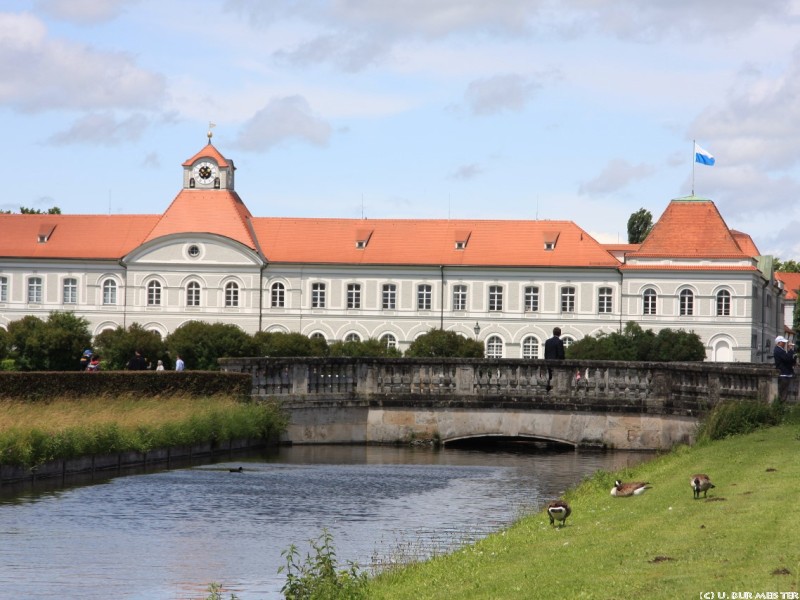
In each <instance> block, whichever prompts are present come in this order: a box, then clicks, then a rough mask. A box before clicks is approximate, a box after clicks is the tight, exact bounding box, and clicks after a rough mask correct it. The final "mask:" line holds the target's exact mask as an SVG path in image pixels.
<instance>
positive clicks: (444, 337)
mask: <svg viewBox="0 0 800 600" xmlns="http://www.w3.org/2000/svg"><path fill="white" fill-rule="evenodd" d="M406 356H408V357H414V358H438V357H460V358H483V357H484V353H483V344H482V343H481V342H479V341H478V340H471V339H469V338H465V337H464V336H463V335H461V334H459V333H456V332H455V331H443V330H441V329H431V330H430V331H429V332H428V333H424V334H422V335H421V336H419V337H418V338H417V339H415V340H414V341H413V342H411V345H410V346H409V347H408V350H406Z"/></svg>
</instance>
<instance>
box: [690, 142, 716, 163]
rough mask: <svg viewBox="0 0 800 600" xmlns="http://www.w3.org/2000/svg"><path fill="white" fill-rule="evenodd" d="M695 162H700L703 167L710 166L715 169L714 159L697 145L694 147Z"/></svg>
mask: <svg viewBox="0 0 800 600" xmlns="http://www.w3.org/2000/svg"><path fill="white" fill-rule="evenodd" d="M694 162H699V163H700V164H701V165H708V166H709V167H713V166H714V163H715V162H716V161H715V160H714V157H713V156H712V154H711V153H710V152H709V151H708V150H704V149H703V148H701V147H700V146H698V145H697V144H695V145H694Z"/></svg>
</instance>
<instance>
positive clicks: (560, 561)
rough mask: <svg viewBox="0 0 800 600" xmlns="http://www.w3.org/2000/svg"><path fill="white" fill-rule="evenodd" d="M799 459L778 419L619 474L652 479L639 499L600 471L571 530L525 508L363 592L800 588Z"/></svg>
mask: <svg viewBox="0 0 800 600" xmlns="http://www.w3.org/2000/svg"><path fill="white" fill-rule="evenodd" d="M798 459H800V426H797V425H782V426H779V427H773V428H767V429H763V430H759V431H757V432H755V433H752V434H748V435H743V436H737V437H733V438H728V439H725V440H721V441H716V442H710V443H705V444H701V445H698V446H695V447H693V448H685V447H684V448H680V449H678V450H676V451H675V452H673V453H670V454H669V455H665V456H663V457H660V458H658V459H656V460H654V461H651V462H648V463H646V464H644V465H640V466H639V467H636V468H634V469H630V470H628V471H626V472H624V473H622V478H623V479H624V480H642V481H649V482H651V484H652V485H653V488H652V489H651V490H648V491H647V492H646V493H645V494H644V495H642V496H638V497H633V498H613V497H612V496H610V494H609V491H610V489H611V487H612V486H613V484H614V478H615V476H614V475H612V474H609V473H597V474H596V475H595V476H594V477H593V478H592V479H591V480H588V481H586V482H584V484H582V485H581V486H579V487H578V488H576V489H574V490H571V491H570V492H569V493H568V494H567V496H566V499H567V500H568V501H569V503H570V505H571V506H572V509H573V513H572V516H571V517H569V519H568V520H567V524H566V526H564V527H563V528H554V527H551V526H550V523H549V520H548V518H547V516H546V514H545V513H540V514H537V515H532V516H528V517H525V518H523V519H522V520H520V521H519V522H517V523H516V524H515V525H513V526H512V527H510V528H509V529H507V530H505V531H503V532H500V533H498V534H495V535H493V536H491V537H490V538H487V539H485V540H483V541H481V542H479V543H477V544H475V545H474V546H470V547H468V548H465V549H463V550H460V551H457V552H455V553H454V554H452V555H447V556H442V557H438V558H435V559H433V560H431V561H428V562H425V563H421V564H415V565H411V566H409V567H406V568H401V569H398V570H395V571H391V572H387V573H385V574H383V575H381V576H379V577H377V578H376V579H374V580H372V581H370V583H369V590H368V593H367V597H369V598H370V599H371V600H380V599H386V600H390V599H391V600H401V599H404V598H407V599H409V600H411V599H413V600H420V599H438V598H441V599H443V600H444V599H447V600H452V599H454V598H458V599H459V600H470V599H498V600H499V599H503V600H506V599H527V598H545V599H549V598H554V599H560V598H569V599H572V598H591V599H605V598H608V599H620V598H647V599H648V600H652V599H656V598H669V599H676V598H687V599H689V598H702V597H703V596H701V594H703V593H711V592H713V593H714V594H715V595H714V596H713V597H718V596H716V593H717V592H726V593H727V596H726V597H727V598H732V597H733V595H732V592H750V593H752V594H753V595H752V598H756V593H759V592H760V593H767V592H772V593H778V595H776V596H774V597H775V598H781V596H780V594H779V592H797V591H798V576H799V575H800V541H798V540H800V519H798V517H799V516H800V508H799V507H798V502H799V500H798V492H799V491H800V461H799V460H798ZM697 472H700V473H708V474H709V475H710V476H711V478H712V480H713V481H714V483H715V484H716V486H717V487H716V488H715V489H712V490H710V492H709V493H708V498H707V499H702V498H701V499H699V500H694V499H693V497H692V490H691V487H690V485H689V477H690V475H691V474H693V473H697ZM719 597H723V596H719ZM740 597H743V598H744V597H746V596H740ZM761 597H764V598H767V597H770V596H761ZM784 597H789V596H784ZM794 597H795V598H796V597H797V596H794Z"/></svg>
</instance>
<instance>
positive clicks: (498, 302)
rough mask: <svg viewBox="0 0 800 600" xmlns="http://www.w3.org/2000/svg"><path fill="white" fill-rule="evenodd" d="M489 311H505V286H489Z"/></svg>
mask: <svg viewBox="0 0 800 600" xmlns="http://www.w3.org/2000/svg"><path fill="white" fill-rule="evenodd" d="M489 310H491V311H500V310H503V286H502V285H490V286H489Z"/></svg>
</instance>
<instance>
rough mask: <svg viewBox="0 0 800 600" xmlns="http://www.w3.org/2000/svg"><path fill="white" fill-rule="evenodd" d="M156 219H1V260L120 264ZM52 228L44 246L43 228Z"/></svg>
mask: <svg viewBox="0 0 800 600" xmlns="http://www.w3.org/2000/svg"><path fill="white" fill-rule="evenodd" d="M158 219H159V215H17V214H13V215H0V232H2V234H1V235H0V256H3V257H9V258H64V259H92V260H101V259H108V260H119V259H120V258H122V257H123V256H125V255H126V254H128V253H129V252H130V251H131V250H133V249H134V248H136V247H137V246H139V245H140V244H141V243H142V241H143V240H144V238H145V236H146V235H147V233H148V232H149V231H150V230H151V229H152V228H153V226H154V225H155V224H156V223H157V222H158ZM43 227H44V228H47V229H49V228H50V227H53V230H52V233H51V234H50V236H49V238H48V240H47V242H45V243H40V242H39V241H38V239H39V234H40V232H41V231H42V228H43Z"/></svg>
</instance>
